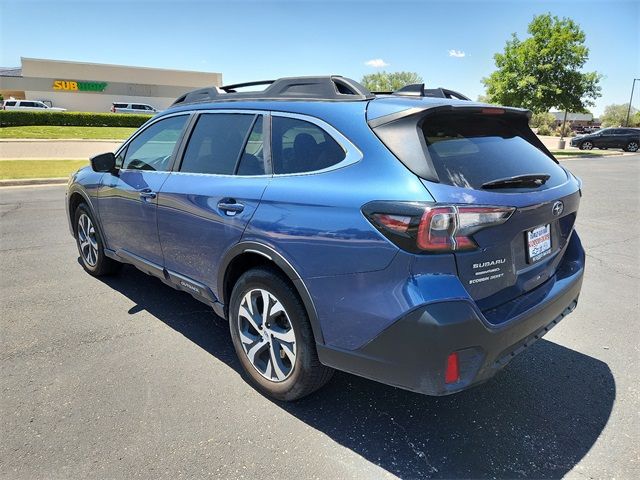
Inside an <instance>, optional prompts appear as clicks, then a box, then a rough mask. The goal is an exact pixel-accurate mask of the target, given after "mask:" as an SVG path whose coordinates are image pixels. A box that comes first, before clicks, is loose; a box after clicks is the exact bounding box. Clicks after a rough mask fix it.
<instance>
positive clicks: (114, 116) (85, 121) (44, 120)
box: [0, 110, 151, 127]
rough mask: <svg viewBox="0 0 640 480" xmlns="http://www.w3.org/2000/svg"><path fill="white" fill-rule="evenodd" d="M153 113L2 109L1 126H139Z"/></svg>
mask: <svg viewBox="0 0 640 480" xmlns="http://www.w3.org/2000/svg"><path fill="white" fill-rule="evenodd" d="M149 118H151V115H137V114H125V113H90V112H31V111H20V110H0V127H23V126H28V125H38V126H41V125H56V126H71V127H139V126H140V125H142V124H143V123H144V122H146V121H147V120H149Z"/></svg>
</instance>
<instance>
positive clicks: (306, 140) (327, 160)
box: [272, 116, 346, 174]
mask: <svg viewBox="0 0 640 480" xmlns="http://www.w3.org/2000/svg"><path fill="white" fill-rule="evenodd" d="M272 125H273V131H272V140H273V141H272V149H273V152H272V156H273V169H274V173H276V174H287V173H303V172H313V171H318V170H323V169H325V168H329V167H331V166H333V165H336V164H338V163H340V162H341V161H342V160H344V158H345V157H346V152H345V150H344V149H343V148H342V147H341V146H340V145H339V144H338V142H336V141H335V140H334V139H333V138H332V137H331V135H329V134H328V133H327V132H325V131H324V130H323V129H321V128H320V127H318V126H317V125H314V124H313V123H310V122H306V121H304V120H299V119H296V118H288V117H278V116H275V117H273V120H272Z"/></svg>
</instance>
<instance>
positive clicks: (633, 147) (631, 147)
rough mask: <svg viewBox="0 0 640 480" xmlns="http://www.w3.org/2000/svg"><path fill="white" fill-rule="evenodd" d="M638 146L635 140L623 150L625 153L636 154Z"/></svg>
mask: <svg viewBox="0 0 640 480" xmlns="http://www.w3.org/2000/svg"><path fill="white" fill-rule="evenodd" d="M639 146H640V145H638V142H636V141H635V140H632V141H631V142H629V143H627V146H626V147H625V148H624V149H625V150H626V151H627V152H637V151H638V147H639Z"/></svg>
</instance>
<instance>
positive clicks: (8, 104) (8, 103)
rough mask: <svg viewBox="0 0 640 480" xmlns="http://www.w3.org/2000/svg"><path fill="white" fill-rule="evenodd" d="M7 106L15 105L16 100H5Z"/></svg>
mask: <svg viewBox="0 0 640 480" xmlns="http://www.w3.org/2000/svg"><path fill="white" fill-rule="evenodd" d="M4 105H5V107H15V106H16V102H15V101H13V100H10V101H8V102H4Z"/></svg>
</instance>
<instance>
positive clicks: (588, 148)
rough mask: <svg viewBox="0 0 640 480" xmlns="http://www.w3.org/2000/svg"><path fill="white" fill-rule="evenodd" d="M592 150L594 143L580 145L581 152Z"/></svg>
mask: <svg viewBox="0 0 640 480" xmlns="http://www.w3.org/2000/svg"><path fill="white" fill-rule="evenodd" d="M592 149H593V143H592V142H590V141H588V140H587V141H586V142H582V143H581V144H580V150H592Z"/></svg>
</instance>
